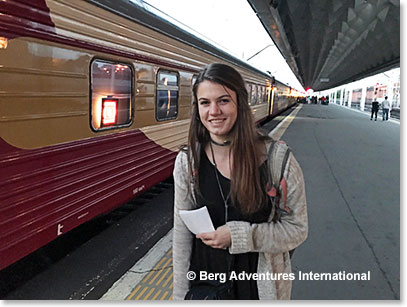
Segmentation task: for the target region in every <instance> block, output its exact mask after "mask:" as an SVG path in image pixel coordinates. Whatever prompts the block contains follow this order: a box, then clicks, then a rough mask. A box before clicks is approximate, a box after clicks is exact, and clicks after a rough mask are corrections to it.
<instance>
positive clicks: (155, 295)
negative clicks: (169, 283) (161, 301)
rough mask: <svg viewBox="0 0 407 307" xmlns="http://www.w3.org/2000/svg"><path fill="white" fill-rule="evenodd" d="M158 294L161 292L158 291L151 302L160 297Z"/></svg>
mask: <svg viewBox="0 0 407 307" xmlns="http://www.w3.org/2000/svg"><path fill="white" fill-rule="evenodd" d="M160 293H161V290H158V291H157V293H156V294H155V295H154V296H153V298H152V299H151V300H152V301H154V300H155V299H156V298H157V296H159V295H160Z"/></svg>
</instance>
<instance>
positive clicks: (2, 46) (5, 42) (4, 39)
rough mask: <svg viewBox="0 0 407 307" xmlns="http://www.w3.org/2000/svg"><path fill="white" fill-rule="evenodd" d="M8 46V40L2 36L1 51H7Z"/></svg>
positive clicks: (0, 38) (0, 37)
mask: <svg viewBox="0 0 407 307" xmlns="http://www.w3.org/2000/svg"><path fill="white" fill-rule="evenodd" d="M7 45H8V39H7V38H5V37H3V36H0V49H6V48H7Z"/></svg>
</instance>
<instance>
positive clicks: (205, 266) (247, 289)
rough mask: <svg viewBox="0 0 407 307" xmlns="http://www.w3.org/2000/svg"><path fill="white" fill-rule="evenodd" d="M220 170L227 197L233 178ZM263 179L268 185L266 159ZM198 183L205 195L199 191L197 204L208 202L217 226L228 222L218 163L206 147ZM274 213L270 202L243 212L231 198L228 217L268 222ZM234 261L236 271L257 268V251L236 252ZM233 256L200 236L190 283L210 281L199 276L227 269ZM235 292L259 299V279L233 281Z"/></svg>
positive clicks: (226, 270)
mask: <svg viewBox="0 0 407 307" xmlns="http://www.w3.org/2000/svg"><path fill="white" fill-rule="evenodd" d="M216 171H217V172H218V177H219V181H220V184H221V187H222V190H223V195H224V196H225V198H226V197H227V195H228V194H229V191H230V180H229V179H227V178H226V177H224V176H222V174H221V173H220V172H219V171H218V170H216ZM261 174H262V176H261V178H262V183H264V186H266V182H267V163H266V162H265V163H264V164H263V165H262V166H261ZM199 187H200V192H201V194H202V195H196V198H197V203H198V208H201V207H203V206H206V207H207V208H208V211H209V215H210V217H211V219H212V222H213V226H214V227H215V229H216V228H218V227H220V226H222V225H225V205H224V202H223V199H222V195H221V193H220V191H219V186H218V183H217V179H216V174H215V166H214V165H213V164H212V163H211V162H210V161H209V159H208V157H207V156H206V153H205V151H204V150H202V153H201V159H200V167H199ZM270 213H271V203H270V200H269V199H268V203H267V204H265V205H264V206H263V207H262V209H260V210H259V211H257V212H255V213H253V214H249V215H245V214H243V213H242V212H241V210H240V209H239V207H238V206H235V205H233V204H231V201H230V200H229V201H228V221H246V222H250V223H263V222H266V221H267V219H268V217H269V215H270ZM233 257H234V260H233V262H234V265H233V268H232V271H235V272H236V274H239V273H240V272H243V271H245V272H246V273H256V272H257V262H258V253H252V252H251V253H244V254H235V255H233ZM231 259H232V256H231V255H230V253H229V251H228V250H227V249H226V250H224V249H217V248H212V247H209V246H207V245H206V244H204V243H203V242H202V241H201V240H200V239H196V238H195V240H194V242H193V248H192V255H191V266H190V271H194V272H195V273H196V276H197V278H196V279H195V280H194V281H192V282H191V286H192V285H194V284H196V283H198V282H208V281H204V280H202V281H201V280H200V272H201V271H204V272H208V273H226V274H227V273H228V267H229V263H230V261H231ZM220 281H221V280H220V278H219V277H218V278H217V281H210V282H209V283H212V284H216V283H218V282H220ZM233 287H234V292H235V297H236V299H241V300H256V299H259V295H258V291H257V283H256V281H255V280H238V281H234V286H233Z"/></svg>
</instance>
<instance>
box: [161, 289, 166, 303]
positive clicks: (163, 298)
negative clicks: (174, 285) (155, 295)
mask: <svg viewBox="0 0 407 307" xmlns="http://www.w3.org/2000/svg"><path fill="white" fill-rule="evenodd" d="M167 295H168V291H165V292H164V294H163V296H161V298H160V300H161V301H162V300H165V298H166V297H167Z"/></svg>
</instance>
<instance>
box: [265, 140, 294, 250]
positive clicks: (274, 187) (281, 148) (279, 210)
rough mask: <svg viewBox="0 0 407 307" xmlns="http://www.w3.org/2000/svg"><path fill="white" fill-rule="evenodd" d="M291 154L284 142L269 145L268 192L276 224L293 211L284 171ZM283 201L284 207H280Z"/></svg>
mask: <svg viewBox="0 0 407 307" xmlns="http://www.w3.org/2000/svg"><path fill="white" fill-rule="evenodd" d="M290 152H291V149H290V148H289V147H288V145H287V144H286V143H284V142H283V141H275V140H272V141H271V143H270V144H268V151H267V157H268V159H267V167H268V183H267V186H266V191H267V194H268V195H269V197H270V200H271V204H272V206H273V209H274V215H273V218H272V221H273V222H274V223H277V222H281V217H282V216H284V215H289V214H291V209H290V208H289V207H288V206H287V181H286V179H285V178H284V171H285V168H286V166H287V161H288V157H289V155H290ZM281 200H282V202H283V207H281V205H280V203H281ZM273 209H272V210H273ZM294 250H295V249H292V250H290V251H289V254H290V258H292V255H293V254H294Z"/></svg>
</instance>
